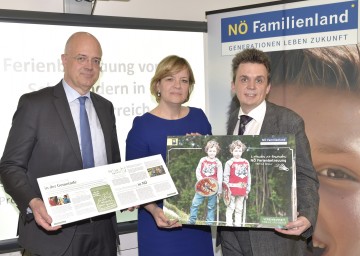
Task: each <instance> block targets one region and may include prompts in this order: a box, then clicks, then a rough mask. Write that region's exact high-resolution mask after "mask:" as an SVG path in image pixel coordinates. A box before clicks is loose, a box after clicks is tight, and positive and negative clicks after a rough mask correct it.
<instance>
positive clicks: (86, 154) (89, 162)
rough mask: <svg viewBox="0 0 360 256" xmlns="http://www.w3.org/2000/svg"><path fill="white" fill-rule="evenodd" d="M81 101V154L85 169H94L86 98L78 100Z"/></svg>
mask: <svg viewBox="0 0 360 256" xmlns="http://www.w3.org/2000/svg"><path fill="white" fill-rule="evenodd" d="M78 99H79V101H80V136H81V153H82V159H83V168H84V169H86V168H91V167H94V166H95V165H94V152H93V146H92V141H91V132H90V124H89V119H88V115H87V113H86V108H85V101H86V99H87V97H86V96H82V97H79V98H78Z"/></svg>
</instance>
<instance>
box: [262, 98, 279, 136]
mask: <svg viewBox="0 0 360 256" xmlns="http://www.w3.org/2000/svg"><path fill="white" fill-rule="evenodd" d="M278 133H279V126H278V122H277V114H276V111H275V108H274V105H273V104H272V103H271V102H268V101H267V102H266V112H265V117H264V121H263V124H262V126H261V130H260V134H278Z"/></svg>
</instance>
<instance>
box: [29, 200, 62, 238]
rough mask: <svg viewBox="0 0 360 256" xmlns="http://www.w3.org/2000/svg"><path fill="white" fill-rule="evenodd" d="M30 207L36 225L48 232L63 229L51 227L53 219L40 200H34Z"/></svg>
mask: <svg viewBox="0 0 360 256" xmlns="http://www.w3.org/2000/svg"><path fill="white" fill-rule="evenodd" d="M29 206H30V208H31V211H32V212H33V214H34V218H35V221H36V223H37V224H38V225H39V226H41V227H42V228H43V229H45V230H47V231H55V230H58V229H60V228H61V226H55V227H52V226H51V222H52V218H51V217H50V215H49V214H48V213H47V211H46V208H45V204H44V202H43V201H42V200H41V199H40V198H33V199H32V200H31V201H30V203H29Z"/></svg>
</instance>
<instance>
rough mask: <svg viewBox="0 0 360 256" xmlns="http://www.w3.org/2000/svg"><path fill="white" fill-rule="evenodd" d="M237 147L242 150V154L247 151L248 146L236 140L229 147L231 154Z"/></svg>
mask: <svg viewBox="0 0 360 256" xmlns="http://www.w3.org/2000/svg"><path fill="white" fill-rule="evenodd" d="M236 147H239V148H241V151H242V152H244V151H245V150H246V146H245V144H244V143H242V142H241V140H234V141H233V142H232V143H231V144H230V146H229V151H230V153H232V152H233V151H234V149H235V148H236Z"/></svg>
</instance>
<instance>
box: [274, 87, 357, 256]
mask: <svg viewBox="0 0 360 256" xmlns="http://www.w3.org/2000/svg"><path fill="white" fill-rule="evenodd" d="M269 101H271V102H274V103H276V104H279V105H285V106H286V107H288V108H290V109H292V110H294V111H295V112H297V113H298V114H300V115H301V116H302V117H303V118H304V121H305V129H306V134H307V136H308V138H309V141H310V145H311V154H312V159H313V163H314V167H315V169H316V171H317V174H318V177H319V181H320V189H319V194H320V207H319V215H318V220H317V225H316V228H315V233H314V236H313V244H314V246H315V247H320V248H324V253H323V254H321V255H360V243H359V241H360V232H359V230H360V94H356V93H354V92H348V91H344V90H343V91H341V90H336V89H329V88H325V87H301V88H299V87H296V86H286V89H284V88H283V87H273V88H272V91H271V93H270V94H269Z"/></svg>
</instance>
